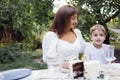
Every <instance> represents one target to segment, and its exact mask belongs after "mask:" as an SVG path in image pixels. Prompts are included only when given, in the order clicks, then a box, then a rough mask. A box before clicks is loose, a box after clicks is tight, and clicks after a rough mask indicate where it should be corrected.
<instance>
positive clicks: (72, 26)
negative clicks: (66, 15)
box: [69, 14, 77, 29]
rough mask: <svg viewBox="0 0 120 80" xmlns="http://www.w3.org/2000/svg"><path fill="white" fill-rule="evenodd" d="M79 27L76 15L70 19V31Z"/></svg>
mask: <svg viewBox="0 0 120 80" xmlns="http://www.w3.org/2000/svg"><path fill="white" fill-rule="evenodd" d="M76 25H77V14H74V15H73V16H71V18H70V24H69V28H70V29H74V28H75V27H76Z"/></svg>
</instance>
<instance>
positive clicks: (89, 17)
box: [72, 0, 120, 41]
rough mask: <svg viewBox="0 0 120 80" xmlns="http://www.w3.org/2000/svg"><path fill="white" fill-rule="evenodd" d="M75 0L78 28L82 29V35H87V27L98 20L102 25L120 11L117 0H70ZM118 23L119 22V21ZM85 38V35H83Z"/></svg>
mask: <svg viewBox="0 0 120 80" xmlns="http://www.w3.org/2000/svg"><path fill="white" fill-rule="evenodd" d="M72 1H73V2H77V4H75V6H76V7H77V8H78V10H79V12H80V15H79V17H78V28H79V29H80V30H81V31H82V33H83V36H84V37H85V36H87V39H86V40H87V41H89V40H88V36H89V29H90V27H91V26H93V25H94V24H96V21H98V22H99V23H100V24H102V25H104V26H105V28H106V29H108V27H107V26H106V23H107V22H109V21H110V20H111V19H112V18H115V17H116V16H118V14H119V13H120V3H119V2H118V0H72ZM119 23H120V22H119ZM85 38H86V37H85Z"/></svg>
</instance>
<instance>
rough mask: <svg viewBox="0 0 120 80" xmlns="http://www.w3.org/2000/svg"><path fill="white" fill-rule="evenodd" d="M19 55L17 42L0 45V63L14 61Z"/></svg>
mask: <svg viewBox="0 0 120 80" xmlns="http://www.w3.org/2000/svg"><path fill="white" fill-rule="evenodd" d="M20 56H21V50H20V47H19V45H18V44H11V45H8V46H3V47H0V63H7V62H12V61H15V60H16V59H17V58H19V57H20Z"/></svg>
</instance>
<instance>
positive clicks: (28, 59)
mask: <svg viewBox="0 0 120 80" xmlns="http://www.w3.org/2000/svg"><path fill="white" fill-rule="evenodd" d="M35 59H38V60H39V62H40V60H41V59H42V51H41V50H37V51H32V52H22V55H21V57H20V58H19V59H16V60H15V61H14V62H11V63H4V64H1V63H0V71H3V70H9V69H17V68H29V69H32V70H37V69H45V68H47V65H46V64H45V63H43V62H42V61H41V63H37V62H35ZM13 65H14V66H13Z"/></svg>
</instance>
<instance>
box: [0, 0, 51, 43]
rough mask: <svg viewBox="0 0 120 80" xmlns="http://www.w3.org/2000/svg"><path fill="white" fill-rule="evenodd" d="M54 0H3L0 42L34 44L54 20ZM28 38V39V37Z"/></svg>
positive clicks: (1, 5) (0, 6)
mask: <svg viewBox="0 0 120 80" xmlns="http://www.w3.org/2000/svg"><path fill="white" fill-rule="evenodd" d="M52 2H53V0H1V1H0V33H1V34H0V41H4V40H3V39H4V38H5V37H6V38H9V39H7V41H8V43H9V41H10V40H11V39H12V40H15V41H19V42H20V41H23V40H24V41H25V42H27V43H28V44H31V43H32V44H34V42H36V41H35V40H37V38H38V37H39V35H40V34H41V33H42V31H43V30H45V29H47V28H48V26H49V25H50V23H51V19H52V18H53V12H52V8H53V5H52ZM26 36H27V37H26Z"/></svg>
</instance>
